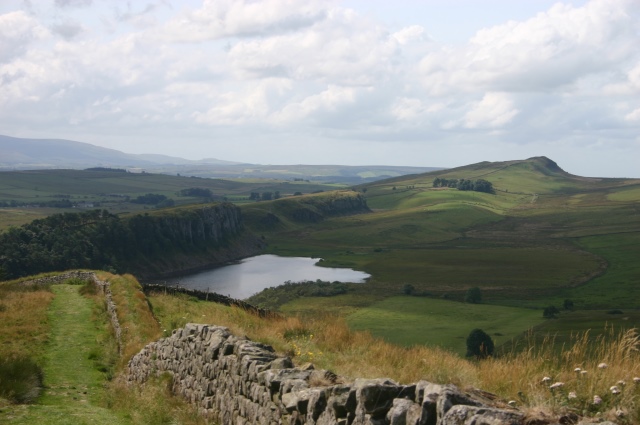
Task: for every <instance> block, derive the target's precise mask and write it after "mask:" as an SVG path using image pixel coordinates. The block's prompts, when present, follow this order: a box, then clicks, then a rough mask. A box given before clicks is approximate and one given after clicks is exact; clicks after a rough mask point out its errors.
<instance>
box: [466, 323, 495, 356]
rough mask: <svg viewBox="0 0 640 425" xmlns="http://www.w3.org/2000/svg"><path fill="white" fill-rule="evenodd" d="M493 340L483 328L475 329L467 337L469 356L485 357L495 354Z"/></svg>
mask: <svg viewBox="0 0 640 425" xmlns="http://www.w3.org/2000/svg"><path fill="white" fill-rule="evenodd" d="M493 349H494V344H493V340H492V339H491V337H490V336H489V334H487V333H486V332H485V331H483V330H482V329H477V328H476V329H474V330H472V331H471V333H469V336H468V337H467V357H476V358H478V359H483V358H486V357H489V356H491V355H492V354H493Z"/></svg>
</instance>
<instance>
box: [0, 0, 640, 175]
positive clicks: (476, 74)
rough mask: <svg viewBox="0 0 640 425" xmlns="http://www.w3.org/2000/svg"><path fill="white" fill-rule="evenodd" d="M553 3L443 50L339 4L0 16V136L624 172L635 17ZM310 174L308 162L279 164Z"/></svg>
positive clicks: (153, 6) (638, 74)
mask: <svg viewBox="0 0 640 425" xmlns="http://www.w3.org/2000/svg"><path fill="white" fill-rule="evenodd" d="M19 3H20V2H16V4H19ZM565 3H566V2H565ZM565 3H558V4H557V5H555V6H553V7H552V8H550V9H549V10H547V11H545V12H543V13H539V14H537V15H535V16H531V17H530V18H529V19H525V20H521V21H509V22H505V23H503V24H502V25H497V26H493V27H491V28H484V29H479V30H478V31H477V32H476V33H475V35H474V36H473V37H472V38H471V39H470V40H468V42H467V43H464V44H460V45H451V46H448V45H444V44H442V43H438V42H436V41H434V40H432V39H430V38H429V37H428V36H427V35H426V34H427V31H429V28H428V27H426V26H423V25H419V24H420V23H421V22H420V21H419V20H418V19H416V22H411V21H403V22H397V23H394V24H393V25H386V24H384V19H383V17H374V16H372V15H371V14H367V13H366V12H361V11H359V10H358V9H357V8H351V9H348V8H345V7H341V5H340V3H339V2H338V1H330V2H328V1H322V0H312V1H308V2H307V1H297V0H295V1H294V0H256V1H253V0H215V1H213V0H211V1H203V2H201V3H200V2H198V1H196V0H192V1H190V2H188V3H185V2H178V1H169V0H167V1H154V2H151V1H150V2H144V3H139V4H138V3H133V2H131V4H130V5H129V3H127V4H124V3H122V4H118V5H116V6H114V5H113V3H111V2H105V1H103V2H91V1H88V0H43V1H42V2H38V3H37V4H36V3H34V4H33V7H32V8H30V9H29V10H28V11H21V10H18V9H19V7H16V8H14V9H15V10H13V9H11V8H9V10H10V11H9V12H8V13H5V14H0V128H2V131H3V132H5V133H7V134H11V135H16V136H20V135H24V136H34V137H39V136H40V137H66V138H72V139H73V138H75V139H82V140H83V141H87V142H92V141H93V140H97V139H100V140H102V141H103V142H104V143H105V144H106V143H107V142H109V140H113V143H118V142H116V141H120V140H125V139H126V138H129V139H128V140H129V142H127V143H126V144H123V145H122V146H120V147H119V148H120V149H124V150H128V151H131V150H132V149H134V148H136V147H137V146H140V145H138V143H144V146H158V147H162V148H163V149H175V143H173V141H175V140H176V139H180V140H182V139H183V133H184V132H185V129H188V132H189V134H191V135H192V138H193V140H195V141H199V142H198V143H197V144H193V145H190V147H189V148H187V146H186V142H185V146H184V147H183V148H184V150H185V151H186V150H187V149H189V150H190V151H191V152H194V154H193V155H197V154H198V152H199V151H198V149H202V152H201V155H199V156H200V157H204V156H216V155H217V156H222V157H224V156H225V155H222V154H217V152H209V151H208V150H207V149H211V148H210V147H209V144H207V143H205V142H204V141H208V140H210V139H211V138H212V137H213V136H212V135H215V137H213V138H216V139H219V140H223V139H224V140H233V143H232V145H233V148H234V149H237V152H238V154H237V155H235V158H236V159H240V160H248V159H244V158H242V152H249V151H251V152H253V150H254V148H255V143H257V142H255V141H256V140H261V143H267V144H268V143H270V141H273V143H274V144H276V145H278V146H279V144H280V143H282V144H285V143H286V144H287V146H294V145H295V146H297V147H298V148H297V149H295V150H293V149H292V150H287V152H294V151H295V152H297V153H299V154H300V155H305V154H307V153H309V152H312V151H314V150H313V149H315V146H317V145H323V144H327V146H329V145H331V146H337V147H341V146H342V147H343V148H344V149H341V151H342V152H351V151H354V152H355V151H359V152H363V151H370V152H371V154H372V155H374V152H373V151H372V150H371V149H362V148H363V147H364V146H368V145H370V146H375V149H376V150H377V152H378V153H380V152H387V153H388V152H400V151H402V152H412V154H406V155H405V156H400V154H398V157H397V158H396V157H394V156H392V155H389V154H380V156H371V157H370V158H382V159H389V160H390V161H391V160H393V161H395V162H396V163H398V161H401V158H404V159H406V160H412V161H414V162H413V163H414V164H415V163H416V161H419V158H421V157H422V158H424V161H423V165H434V162H431V159H430V158H433V160H434V161H435V160H436V159H437V158H443V159H446V158H447V155H449V156H450V157H451V158H455V161H462V157H460V155H458V152H459V151H460V149H462V147H464V148H465V149H467V147H468V146H475V145H478V144H482V145H483V146H485V147H486V149H485V150H483V151H482V152H492V154H493V155H494V157H495V158H500V159H510V158H506V157H501V155H518V153H522V154H523V155H524V153H525V152H526V154H527V155H529V156H533V155H543V154H548V155H549V156H552V153H553V152H556V151H554V149H557V148H556V146H562V147H563V149H564V151H562V152H569V151H570V149H571V148H583V147H584V148H585V149H584V150H585V151H593V152H597V150H598V149H607V152H608V153H607V154H608V155H614V153H615V152H625V158H627V157H632V156H634V155H633V154H629V153H628V152H635V151H633V149H636V148H634V147H637V142H636V138H637V136H636V134H635V133H637V124H638V122H639V121H640V109H638V108H639V107H640V104H638V95H639V94H640V50H639V49H638V48H637V44H638V43H637V42H638V33H637V28H639V27H640V17H639V16H640V3H638V1H637V0H592V1H590V2H588V3H587V4H585V5H584V6H581V7H576V6H571V5H568V4H565ZM185 4H188V5H189V7H186V6H185ZM25 7H26V6H25ZM407 7H409V6H407ZM0 10H7V9H6V8H4V9H2V8H1V7H0ZM101 23H104V24H101ZM456 24H457V23H456V22H452V23H451V25H452V26H455V25H456ZM516 124H517V125H516ZM634 131H635V132H634ZM123 134H126V135H127V136H126V137H125V136H123ZM151 141H153V143H152V142H151ZM122 143H124V142H122ZM154 143H156V145H154ZM355 143H357V146H358V147H359V149H352V150H349V149H347V148H346V146H352V144H354V145H353V146H355ZM496 143H500V147H499V148H498V147H496V146H497V145H496ZM312 145H313V146H312ZM489 145H491V146H493V148H489V147H488V146H489ZM196 146H197V148H196ZM505 146H508V147H510V148H505ZM114 147H118V146H115V145H114ZM436 147H437V149H436ZM227 148H228V147H227V146H225V149H227ZM404 148H406V149H404ZM587 148H588V149H587ZM140 149H142V148H140ZM228 149H231V148H228ZM147 150H148V149H147ZM270 150H271V151H275V150H277V149H276V148H270ZM270 150H269V149H267V150H265V151H264V152H263V154H264V155H266V154H267V153H268V152H269V151H270ZM325 150H327V149H325ZM540 150H542V151H540ZM165 152H166V153H172V154H174V155H180V154H181V152H167V151H165ZM225 152H226V151H225ZM314 152H319V151H314ZM420 152H422V154H420ZM557 152H561V151H560V150H557ZM562 152H561V153H562ZM427 153H428V155H427ZM476 154H477V153H476ZM430 155H431V156H430ZM438 155H439V156H438ZM473 155H474V151H472V150H470V151H469V154H468V157H465V159H464V160H468V159H469V160H472V159H473ZM596 156H597V155H596ZM515 157H520V155H518V156H515ZM277 158H284V157H283V156H282V155H279V156H277ZM305 158H306V159H305ZM308 158H311V159H312V160H314V161H320V159H319V158H316V156H307V157H304V158H303V157H300V158H295V159H291V160H292V161H296V162H305V161H306V162H309V161H308ZM354 158H356V159H357V160H359V161H361V162H362V161H364V162H372V161H374V159H372V160H371V161H366V159H362V158H365V157H362V158H361V157H356V156H354ZM367 158H369V157H367ZM482 159H487V160H491V159H493V158H492V157H483V158H482ZM511 159H513V158H511ZM554 159H556V158H554ZM265 160H266V159H265ZM556 160H557V161H558V162H559V163H561V165H562V158H557V159H556ZM269 161H271V162H274V161H273V160H272V159H270V160H269ZM324 161H325V162H326V159H325V160H324ZM452 161H453V160H452ZM375 162H380V161H379V160H376V161H375ZM436 165H451V161H449V162H447V161H444V160H441V161H439V163H438V164H436Z"/></svg>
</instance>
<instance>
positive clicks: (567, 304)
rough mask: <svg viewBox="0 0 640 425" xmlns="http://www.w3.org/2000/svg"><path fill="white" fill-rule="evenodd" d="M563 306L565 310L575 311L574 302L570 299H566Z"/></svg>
mask: <svg viewBox="0 0 640 425" xmlns="http://www.w3.org/2000/svg"><path fill="white" fill-rule="evenodd" d="M562 306H563V307H564V309H565V310H573V301H572V300H570V299H566V300H564V303H563V304H562Z"/></svg>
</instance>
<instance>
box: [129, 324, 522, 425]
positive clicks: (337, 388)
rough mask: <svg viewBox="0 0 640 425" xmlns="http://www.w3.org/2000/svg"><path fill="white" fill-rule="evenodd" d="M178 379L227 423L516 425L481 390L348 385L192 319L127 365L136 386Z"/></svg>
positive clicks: (375, 382)
mask: <svg viewBox="0 0 640 425" xmlns="http://www.w3.org/2000/svg"><path fill="white" fill-rule="evenodd" d="M163 373H169V374H171V375H172V376H173V390H174V392H175V393H177V394H180V395H182V396H183V397H184V398H186V399H187V400H188V401H189V402H191V403H193V404H195V405H197V406H198V407H199V409H200V410H201V412H202V413H203V414H204V415H205V416H207V417H209V418H211V419H213V420H215V421H217V422H218V423H221V424H224V425H227V424H233V425H248V424H269V425H270V424H295V425H302V424H316V425H330V424H339V425H362V424H375V425H383V424H391V425H406V424H411V425H418V424H419V425H463V424H464V425H472V424H474V425H483V424H484V425H506V424H509V425H516V424H524V423H525V421H524V416H523V415H522V414H521V413H520V412H519V411H517V410H516V409H500V408H496V407H493V406H494V405H495V403H494V402H492V399H491V397H489V396H488V395H487V394H486V393H483V392H481V391H474V392H469V391H467V392H465V391H462V390H460V389H459V388H457V387H455V386H453V385H439V384H434V383H431V382H427V381H420V382H418V383H415V384H410V385H401V384H398V383H397V382H394V381H392V380H390V379H356V380H355V381H353V382H350V383H345V382H343V380H341V379H339V378H338V377H337V376H336V375H334V374H333V373H331V372H329V371H325V370H315V369H314V367H313V366H312V365H307V366H306V367H294V366H293V363H292V362H291V360H290V359H289V358H288V357H283V356H279V355H277V354H276V353H275V352H274V350H273V348H271V347H270V346H267V345H264V344H260V343H257V342H253V341H250V340H248V339H247V338H242V337H237V336H234V335H232V334H231V333H230V332H229V330H228V329H227V328H224V327H220V326H213V325H202V324H188V325H187V326H186V327H184V328H182V329H178V330H175V331H174V332H173V334H172V335H171V336H169V337H167V338H163V339H161V340H159V341H156V342H154V343H151V344H149V345H147V346H146V347H145V348H144V349H142V351H140V353H138V354H137V355H135V356H134V357H133V358H132V359H131V360H130V362H129V364H128V369H127V379H128V382H129V383H130V384H142V383H144V382H146V381H147V380H148V379H149V378H150V377H152V376H154V375H161V374H163Z"/></svg>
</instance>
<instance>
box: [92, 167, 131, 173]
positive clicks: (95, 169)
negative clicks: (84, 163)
mask: <svg viewBox="0 0 640 425" xmlns="http://www.w3.org/2000/svg"><path fill="white" fill-rule="evenodd" d="M85 171H108V172H111V173H126V172H127V170H125V169H122V168H109V167H92V168H85Z"/></svg>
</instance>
